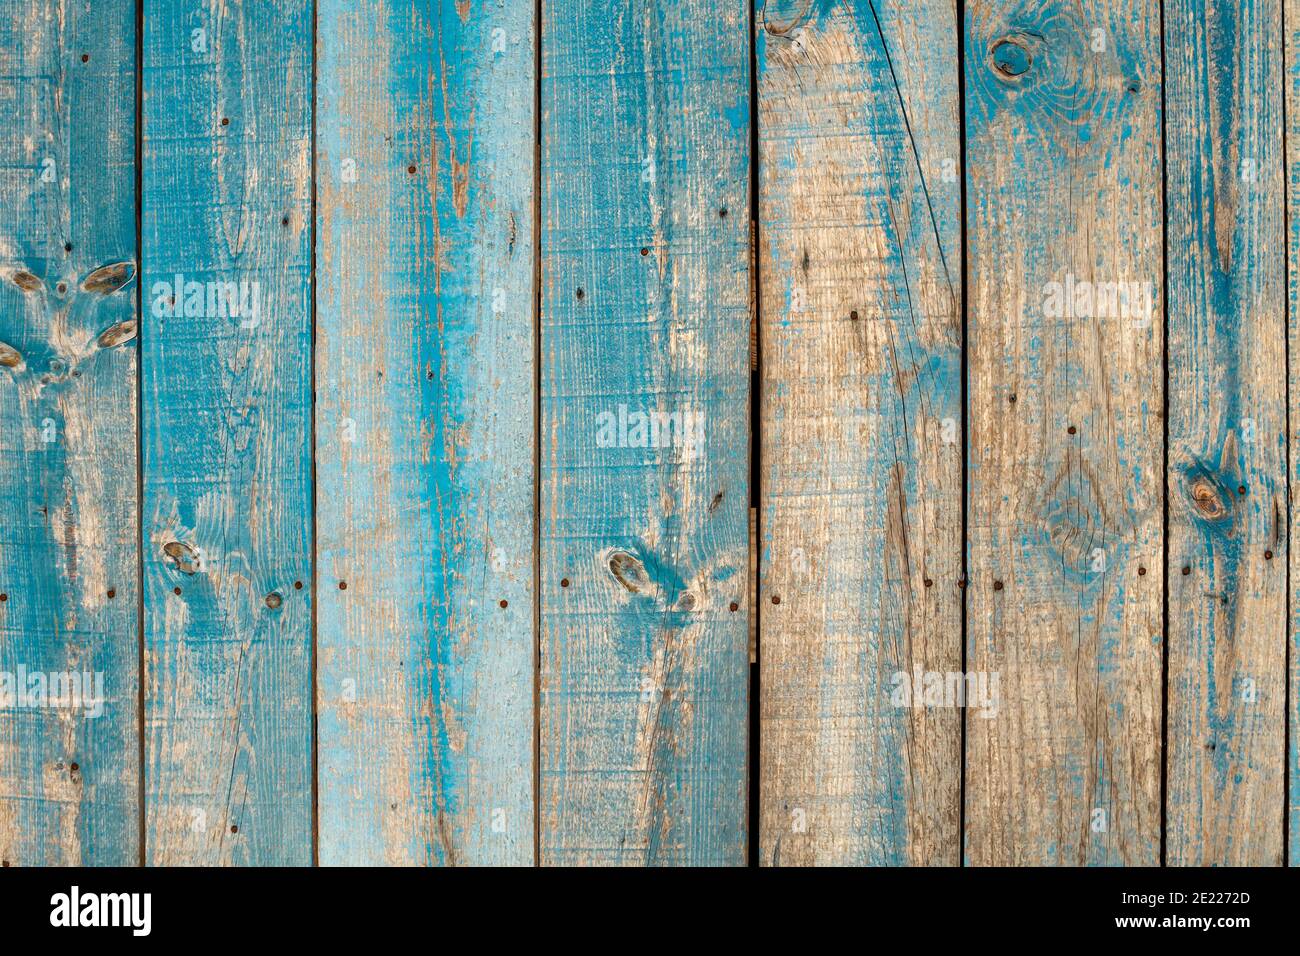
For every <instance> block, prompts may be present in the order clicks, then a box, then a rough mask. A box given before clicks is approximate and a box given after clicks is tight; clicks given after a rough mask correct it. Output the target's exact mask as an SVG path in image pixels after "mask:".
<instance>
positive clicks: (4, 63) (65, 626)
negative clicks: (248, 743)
mask: <svg viewBox="0 0 1300 956" xmlns="http://www.w3.org/2000/svg"><path fill="white" fill-rule="evenodd" d="M135 242H136V232H135V5H134V4H133V3H126V2H122V0H104V2H96V3H91V2H89V0H73V2H69V3H66V4H59V5H55V4H44V3H32V2H26V0H4V2H3V3H0V501H3V502H4V521H3V529H2V530H0V862H2V863H3V865H4V866H11V865H13V866H21V865H34V866H53V865H63V864H67V865H81V866H86V865H113V866H130V865H133V864H135V863H136V862H137V861H138V859H139V836H138V831H139V813H140V804H139V759H138V740H139V738H138V721H137V716H136V715H137V707H138V694H139V680H138V651H139V645H138V639H139V628H138V623H137V610H138V605H137V603H136V601H137V598H138V595H139V587H138V578H139V568H138V559H137V546H136V544H137V527H138V526H137V520H136V487H137V482H136V461H137V455H136V397H135V393H136V341H135V334H136V287H135V283H134V279H135V273H136V266H135Z"/></svg>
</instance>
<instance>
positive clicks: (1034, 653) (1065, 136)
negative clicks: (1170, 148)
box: [964, 0, 1173, 866]
mask: <svg viewBox="0 0 1300 956" xmlns="http://www.w3.org/2000/svg"><path fill="white" fill-rule="evenodd" d="M965 68H966V131H967V165H966V170H965V175H966V189H967V197H966V200H967V217H968V218H967V250H966V253H967V263H968V277H969V281H968V288H967V292H968V319H967V333H968V336H969V338H968V343H969V345H968V347H969V354H968V374H969V384H968V394H969V408H968V415H969V423H970V431H969V433H968V435H967V469H968V484H967V509H968V511H967V525H968V540H967V547H968V571H969V576H970V580H969V584H968V588H967V595H968V597H967V600H968V602H969V603H968V615H967V639H966V640H967V669H968V672H972V673H974V674H975V675H976V677H977V678H979V679H984V680H987V681H989V682H991V681H993V680H994V679H996V680H997V681H998V687H999V696H1000V698H1001V701H1000V707H999V709H998V712H997V715H996V717H994V718H991V719H981V718H980V716H978V715H977V714H974V713H971V714H968V715H967V719H966V733H967V749H966V788H965V793H966V808H965V809H966V832H965V834H964V839H965V857H966V860H967V862H969V863H971V864H974V865H1008V864H1014V865H1071V866H1081V865H1095V864H1105V865H1115V864H1124V865H1135V866H1140V865H1154V864H1156V863H1158V862H1159V859H1160V837H1161V834H1160V796H1161V779H1160V761H1161V751H1160V747H1161V677H1162V674H1161V664H1162V661H1161V639H1162V629H1163V620H1162V607H1163V580H1162V579H1163V576H1162V574H1161V573H1160V568H1161V565H1162V561H1163V558H1162V554H1163V539H1162V534H1163V531H1162V526H1163V520H1162V519H1163V495H1162V489H1163V485H1164V481H1163V456H1162V443H1163V434H1162V427H1161V426H1162V423H1161V412H1162V401H1161V397H1162V387H1163V383H1162V375H1161V361H1160V360H1161V351H1162V336H1161V332H1162V328H1163V322H1162V315H1161V289H1162V285H1161V284H1162V278H1163V277H1162V275H1161V272H1162V264H1161V263H1162V250H1161V244H1162V236H1161V217H1162V212H1161V180H1160V177H1161V153H1160V146H1161V142H1160V103H1161V90H1160V82H1161V79H1160V76H1161V75H1160V8H1159V5H1158V3H1157V2H1156V0H1082V2H1079V0H1069V2H1063V0H1031V2H1020V0H996V2H980V3H976V2H971V3H968V4H967V5H966V21H965ZM1170 168H1173V163H1172V157H1171V167H1170ZM1171 202H1172V200H1171Z"/></svg>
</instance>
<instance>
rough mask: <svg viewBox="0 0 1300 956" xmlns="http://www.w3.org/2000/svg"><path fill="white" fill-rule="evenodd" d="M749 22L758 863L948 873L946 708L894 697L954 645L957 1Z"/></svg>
mask: <svg viewBox="0 0 1300 956" xmlns="http://www.w3.org/2000/svg"><path fill="white" fill-rule="evenodd" d="M755 26H756V30H757V37H756V41H757V52H758V70H759V84H758V89H759V105H758V123H759V144H760V145H759V148H760V175H761V189H760V230H759V236H760V246H761V249H760V256H761V259H760V261H761V269H762V283H761V286H762V293H763V303H762V304H763V308H762V313H761V314H762V335H763V369H762V382H763V399H762V427H763V438H762V450H763V462H762V471H761V475H762V492H761V493H762V508H763V511H762V519H761V524H762V528H763V551H762V584H761V592H760V594H761V596H762V600H763V602H764V603H763V609H762V618H761V621H762V632H763V633H762V638H761V642H760V648H761V655H760V656H761V661H762V668H763V672H762V673H763V679H762V683H761V686H762V712H761V720H762V735H761V739H762V760H761V762H760V766H761V772H762V819H761V844H760V845H761V858H762V861H763V862H764V863H765V864H794V865H807V864H832V865H882V864H896V865H908V864H911V865H925V864H949V865H955V864H956V863H957V862H958V859H959V853H960V842H961V838H960V834H959V832H958V823H959V815H960V801H961V756H960V748H961V715H960V711H959V710H958V709H957V708H956V707H955V706H954V703H955V700H954V699H951V698H950V699H947V700H935V701H931V702H930V703H928V704H927V702H926V701H925V700H924V697H923V696H921V695H918V696H917V697H916V699H913V695H912V694H911V690H912V688H913V685H914V684H916V685H918V686H926V685H925V681H926V678H927V676H930V677H931V678H933V676H934V675H937V676H938V677H939V679H940V680H941V681H942V680H946V679H947V675H949V674H954V675H957V677H958V679H959V678H960V673H959V672H960V671H961V656H962V648H961V589H960V587H961V582H960V577H961V570H962V560H961V559H962V551H961V549H962V537H961V533H962V444H961V429H962V412H961V400H962V396H961V347H962V346H961V334H962V333H961V320H962V316H961V268H962V266H961V255H962V252H961V230H960V220H961V185H960V180H959V178H958V177H959V171H960V163H961V141H960V127H959V125H958V124H959V122H960V119H959V116H960V107H959V99H958V69H957V49H958V48H957V42H958V36H959V34H958V29H957V19H956V8H955V4H954V3H952V2H951V0H925V2H922V3H915V2H883V3H881V2H875V3H872V2H869V0H860V2H853V3H845V4H838V3H831V2H818V3H814V4H807V3H801V2H794V0H782V2H769V3H767V4H766V5H765V6H764V7H763V8H762V10H761V11H760V12H759V14H758V18H757V22H756V25H755ZM971 706H972V707H974V706H976V702H975V701H972V702H971Z"/></svg>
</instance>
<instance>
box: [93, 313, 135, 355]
mask: <svg viewBox="0 0 1300 956" xmlns="http://www.w3.org/2000/svg"><path fill="white" fill-rule="evenodd" d="M135 331H136V325H135V319H127V320H126V321H125V322H118V323H117V324H116V325H110V326H109V327H108V328H106V329H105V330H104V331H103V332H100V333H99V338H98V339H96V341H97V342H98V343H99V347H100V348H101V349H111V348H113V347H114V346H115V345H121V344H122V343H123V342H125V341H127V340H128V339H133V338H135Z"/></svg>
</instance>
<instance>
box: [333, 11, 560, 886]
mask: <svg viewBox="0 0 1300 956" xmlns="http://www.w3.org/2000/svg"><path fill="white" fill-rule="evenodd" d="M319 14H320V15H319V26H318V34H319V39H318V51H319V60H318V67H317V110H318V113H317V137H318V145H317V148H318V152H317V175H318V183H319V185H318V197H317V209H318V220H319V239H318V246H317V273H316V275H317V288H318V296H317V308H318V313H317V350H316V355H317V382H318V385H317V388H318V396H317V408H316V436H317V457H316V476H317V482H318V484H317V523H318V541H319V545H318V573H319V577H320V608H319V619H318V642H319V674H318V689H317V693H318V702H319V773H320V791H319V794H320V796H319V800H320V860H321V862H322V863H323V864H350V865H355V864H370V865H385V864H388V865H394V864H395V865H412V864H414V865H426V864H427V865H454V864H493V865H502V864H530V863H531V862H532V861H533V836H534V834H533V740H534V723H533V721H534V708H533V664H534V637H533V610H534V604H533V554H534V552H533V541H534V539H533V528H534V505H533V503H534V495H533V484H534V470H533V469H534V465H533V462H534V431H533V429H534V360H533V354H534V340H533V335H534V329H533V318H534V308H533V281H534V262H535V258H534V248H535V237H534V228H533V222H534V209H533V202H534V159H533V157H534V131H535V123H534V112H535V108H534V95H535V83H534V77H535V73H534V60H535V54H534V36H535V34H534V24H533V17H534V8H533V5H532V4H531V3H510V4H504V5H500V4H467V3H460V2H456V3H453V2H451V0H443V2H442V3H440V4H434V5H433V7H432V8H430V7H429V5H428V4H423V3H415V2H412V0H361V2H357V0H322V3H321V4H320V7H319ZM344 585H346V588H344Z"/></svg>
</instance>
